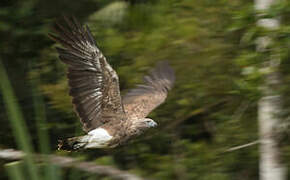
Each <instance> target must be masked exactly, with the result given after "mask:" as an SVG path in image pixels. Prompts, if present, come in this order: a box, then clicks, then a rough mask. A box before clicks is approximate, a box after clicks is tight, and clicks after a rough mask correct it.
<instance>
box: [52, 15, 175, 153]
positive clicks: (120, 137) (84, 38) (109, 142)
mask: <svg viewBox="0 0 290 180" xmlns="http://www.w3.org/2000/svg"><path fill="white" fill-rule="evenodd" d="M52 29H53V33H49V37H50V38H51V39H52V40H54V41H55V42H57V43H59V44H61V45H62V48H60V47H56V50H57V52H58V54H59V59H60V60H61V61H62V62H63V63H65V64H66V65H67V78H68V84H69V88H70V91H69V95H70V96H71V97H72V103H73V105H74V108H75V111H76V113H77V115H78V117H79V119H80V122H81V123H82V126H83V130H84V131H85V132H86V135H83V136H78V137H72V138H68V139H63V140H60V141H59V144H58V149H63V150H80V149H93V148H115V147H117V146H119V145H123V144H125V143H126V142H128V141H129V140H130V139H131V138H133V137H136V136H138V135H140V134H142V133H144V131H145V130H147V129H149V128H152V127H156V126H157V123H156V122H155V121H154V120H152V119H150V118H147V115H148V114H149V113H150V112H151V111H152V110H154V109H155V108H156V107H157V106H159V105H160V104H162V103H163V102H164V101H165V99H166V97H167V94H168V91H169V90H170V89H172V87H173V84H174V81H175V75H174V71H173V69H172V68H171V67H170V66H169V65H168V63H167V62H166V61H161V62H159V63H157V66H156V67H155V68H154V69H152V70H151V72H150V73H149V75H147V76H144V83H143V84H139V85H137V86H136V87H135V88H133V89H131V90H129V91H128V92H127V93H126V94H125V95H124V96H121V94H120V87H119V78H118V75H117V73H116V71H115V70H114V69H113V68H112V67H111V66H110V64H109V63H108V61H107V60H106V57H105V56H104V55H103V54H102V52H101V51H100V50H99V48H98V47H97V44H96V42H95V39H94V38H93V36H92V33H91V31H90V29H89V27H88V26H87V25H86V26H82V25H81V24H80V23H79V22H78V21H77V20H76V18H74V17H64V21H63V23H60V22H55V24H54V26H53V28H52Z"/></svg>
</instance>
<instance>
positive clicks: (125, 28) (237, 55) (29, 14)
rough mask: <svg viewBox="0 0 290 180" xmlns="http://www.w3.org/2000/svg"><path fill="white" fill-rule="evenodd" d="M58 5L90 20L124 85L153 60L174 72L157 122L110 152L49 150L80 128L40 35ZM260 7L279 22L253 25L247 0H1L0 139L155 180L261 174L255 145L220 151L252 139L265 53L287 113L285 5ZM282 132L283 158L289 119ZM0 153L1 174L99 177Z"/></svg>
mask: <svg viewBox="0 0 290 180" xmlns="http://www.w3.org/2000/svg"><path fill="white" fill-rule="evenodd" d="M63 14H67V15H74V16H76V17H77V18H78V19H79V20H80V21H82V22H84V23H86V24H88V25H89V27H90V28H91V30H92V33H93V34H94V35H95V38H96V41H97V43H98V46H99V48H100V49H101V50H102V51H103V53H104V54H105V56H106V57H107V59H108V60H109V62H110V63H111V64H112V66H113V67H114V69H116V71H117V72H118V74H119V78H120V83H121V84H120V86H121V90H123V92H125V91H126V89H129V88H132V87H134V85H135V84H136V83H140V82H141V80H142V76H143V75H144V74H146V73H147V71H148V70H150V68H151V67H153V66H154V64H156V63H157V62H158V61H161V60H168V61H169V62H170V64H171V65H172V67H173V68H174V69H175V71H176V76H177V81H176V85H175V87H174V89H173V91H171V92H170V94H169V97H168V99H167V101H166V103H165V104H163V105H162V106H160V107H159V108H158V109H156V110H155V111H154V112H153V113H151V114H150V117H151V118H152V119H154V120H156V121H157V122H159V127H158V128H157V129H153V130H150V131H149V132H147V133H146V134H145V135H144V136H142V137H139V138H138V139H137V140H135V141H134V142H131V143H130V144H128V145H126V146H123V147H120V148H117V149H114V150H110V151H103V150H90V151H85V152H76V153H65V152H58V151H57V150H56V148H57V140H58V139H59V138H64V137H71V136H75V135H80V134H82V131H81V126H80V123H79V121H78V118H77V117H76V115H75V114H74V113H73V108H72V105H71V102H70V101H71V100H70V97H69V96H68V87H67V82H66V77H65V74H66V68H65V66H64V65H63V64H62V63H61V62H60V61H59V59H58V57H57V53H56V50H55V49H54V46H55V44H53V42H52V41H51V40H49V39H48V37H47V33H48V32H50V31H51V26H52V24H53V22H54V20H55V19H56V18H60V17H61V16H62V15H63ZM265 16H269V17H272V16H274V17H277V16H279V17H280V18H281V26H280V28H279V29H277V30H272V31H266V30H264V29H261V28H258V27H256V25H255V23H256V21H257V18H256V12H255V11H254V8H253V2H252V1H245V0H235V1H233V0H216V1H212V0H204V1H197V0H192V1H189V0H182V1H180V0H158V1H153V0H151V1H150V0H147V1H146V0H131V1H109V0H106V1H104V0H102V1H101V0H100V1H98V0H85V1H68V0H63V1H59V0H50V1H37V0H26V1H20V0H18V1H9V0H2V1H1V7H0V20H1V21H0V32H1V34H0V37H1V42H0V54H1V56H0V58H1V59H0V87H1V89H0V124H1V126H0V148H2V149H5V148H16V149H21V150H23V151H25V152H27V153H28V154H30V153H32V152H40V153H53V154H63V155H66V156H74V157H77V158H81V159H84V160H88V161H95V162H96V163H97V164H105V165H111V166H114V167H117V168H119V169H124V170H128V171H130V172H132V173H134V174H137V175H140V176H142V177H149V178H153V179H201V180H209V179H214V180H230V179H243V180H248V179H249V180H250V179H251V180H254V179H257V178H258V160H259V151H258V146H257V145H254V146H250V147H247V148H243V149H239V150H236V151H233V152H225V151H226V150H227V149H228V148H230V147H234V146H238V145H242V144H246V143H249V142H252V141H256V140H258V127H257V102H258V101H257V100H258V99H259V97H260V93H259V89H258V87H259V86H260V85H261V83H262V79H261V72H259V71H258V68H259V67H260V66H261V64H262V63H263V61H264V60H265V59H267V57H268V56H269V54H279V56H280V57H281V60H282V64H281V77H282V82H283V85H282V86H281V87H280V88H278V90H279V91H281V94H283V95H284V100H285V102H284V104H283V105H284V111H283V112H284V116H285V118H284V119H285V121H287V119H289V118H288V117H289V112H290V96H289V93H290V4H289V3H282V4H278V5H276V6H274V7H272V8H271V11H269V12H266V13H265ZM265 35H267V36H271V37H272V38H273V39H274V41H273V42H272V44H271V47H270V48H269V50H268V51H267V52H264V53H257V52H256V51H255V50H256V49H255V40H256V39H257V38H258V37H261V36H265ZM6 73H7V75H8V76H6ZM7 78H9V80H8V79H7ZM10 84H11V86H10ZM24 124H26V125H24ZM280 141H281V147H282V149H283V161H284V162H285V163H286V164H287V165H288V167H289V165H290V164H289V162H290V144H289V142H290V141H289V128H288V129H287V128H286V130H285V133H282V135H281V138H280ZM0 163H1V167H0V172H3V171H4V168H5V169H6V168H7V171H6V170H5V172H6V173H1V175H0V177H1V178H3V179H5V178H8V174H10V176H9V177H11V178H13V179H17V178H18V177H19V176H23V175H21V174H18V173H19V171H17V170H19V169H20V170H21V172H22V173H23V174H25V173H27V179H39V177H37V176H42V177H44V176H45V177H46V179H65V178H67V179H78V177H83V178H89V177H90V178H92V179H94V178H95V176H92V175H90V174H87V173H83V172H81V171H78V170H74V169H60V168H58V167H56V166H52V165H46V164H37V165H35V163H33V158H32V157H31V156H27V158H26V159H25V161H24V162H19V163H18V162H17V163H12V164H11V163H10V164H7V161H4V160H0ZM4 164H6V165H5V166H4ZM23 164H27V165H26V166H25V167H23ZM14 172H18V173H14ZM50 177H51V178H50Z"/></svg>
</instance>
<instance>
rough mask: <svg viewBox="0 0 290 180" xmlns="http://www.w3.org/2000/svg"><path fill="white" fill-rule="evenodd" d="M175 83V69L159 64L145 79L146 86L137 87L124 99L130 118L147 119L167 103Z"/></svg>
mask: <svg viewBox="0 0 290 180" xmlns="http://www.w3.org/2000/svg"><path fill="white" fill-rule="evenodd" d="M174 81H175V75H174V71H173V69H172V68H171V67H170V66H169V65H168V63H167V62H161V63H159V64H158V65H157V67H156V68H155V69H154V70H153V71H152V72H151V73H150V75H148V76H145V77H144V84H140V85H137V87H136V88H135V89H131V90H129V92H128V93H127V94H126V95H125V96H124V97H123V105H124V109H125V112H126V114H127V116H128V118H138V119H139V118H145V117H146V116H147V115H148V114H149V113H150V112H151V111H152V110H153V109H155V108H156V107H157V106H159V105H160V104H162V103H163V102H164V101H165V99H166V97H167V93H168V91H169V90H170V89H171V88H172V87H173V84H174Z"/></svg>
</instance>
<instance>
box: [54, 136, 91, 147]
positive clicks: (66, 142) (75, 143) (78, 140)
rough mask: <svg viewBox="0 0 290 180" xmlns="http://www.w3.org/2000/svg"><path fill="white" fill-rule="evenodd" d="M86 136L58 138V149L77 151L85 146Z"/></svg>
mask: <svg viewBox="0 0 290 180" xmlns="http://www.w3.org/2000/svg"><path fill="white" fill-rule="evenodd" d="M86 139H87V138H86V136H78V137H72V138H68V139H62V140H58V150H66V151H77V150H80V149H82V148H84V147H85V146H86V144H87V143H88V142H87V141H86Z"/></svg>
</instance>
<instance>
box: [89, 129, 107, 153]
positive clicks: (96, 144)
mask: <svg viewBox="0 0 290 180" xmlns="http://www.w3.org/2000/svg"><path fill="white" fill-rule="evenodd" d="M88 138H89V139H88V144H87V145H86V146H85V148H104V147H107V145H108V142H109V141H110V140H111V139H112V138H113V137H112V136H111V135H110V134H109V133H108V132H107V131H106V130H105V129H103V128H97V129H94V130H92V131H90V132H89V133H88Z"/></svg>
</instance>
